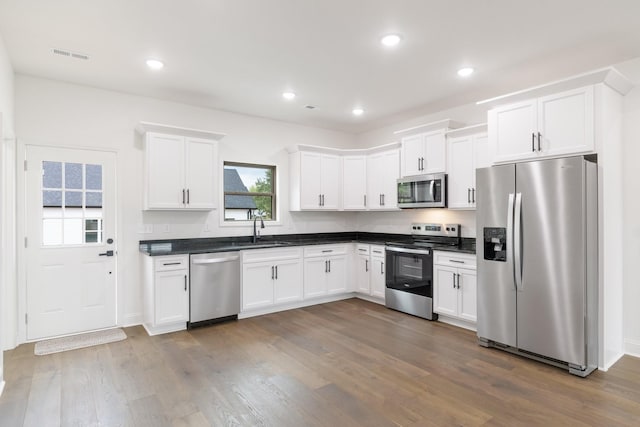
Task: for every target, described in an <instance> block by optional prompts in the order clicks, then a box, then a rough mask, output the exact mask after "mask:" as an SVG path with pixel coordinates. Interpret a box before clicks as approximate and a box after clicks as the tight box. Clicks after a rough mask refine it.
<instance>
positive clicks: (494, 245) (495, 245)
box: [484, 227, 507, 262]
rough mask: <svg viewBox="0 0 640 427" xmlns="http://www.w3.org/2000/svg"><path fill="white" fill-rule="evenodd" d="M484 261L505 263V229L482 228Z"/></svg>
mask: <svg viewBox="0 0 640 427" xmlns="http://www.w3.org/2000/svg"><path fill="white" fill-rule="evenodd" d="M484 259H486V260H488V261H502V262H506V261H507V229H506V228H500V227H485V228H484Z"/></svg>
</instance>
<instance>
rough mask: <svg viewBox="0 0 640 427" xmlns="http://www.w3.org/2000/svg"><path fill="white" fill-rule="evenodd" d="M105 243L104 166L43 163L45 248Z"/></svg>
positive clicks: (43, 238) (43, 240) (43, 235)
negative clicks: (103, 219) (103, 215)
mask: <svg viewBox="0 0 640 427" xmlns="http://www.w3.org/2000/svg"><path fill="white" fill-rule="evenodd" d="M86 243H102V165H90V164H83V163H63V162H48V161H44V162H42V244H43V245H44V246H51V245H81V244H86Z"/></svg>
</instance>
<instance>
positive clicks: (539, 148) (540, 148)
mask: <svg viewBox="0 0 640 427" xmlns="http://www.w3.org/2000/svg"><path fill="white" fill-rule="evenodd" d="M541 139H542V134H541V133H540V132H538V151H542V147H541V146H540V140H541Z"/></svg>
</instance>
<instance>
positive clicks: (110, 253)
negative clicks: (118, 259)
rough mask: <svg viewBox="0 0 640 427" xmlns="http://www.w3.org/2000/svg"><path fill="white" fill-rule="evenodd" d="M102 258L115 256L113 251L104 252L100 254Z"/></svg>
mask: <svg viewBox="0 0 640 427" xmlns="http://www.w3.org/2000/svg"><path fill="white" fill-rule="evenodd" d="M98 255H100V256H113V251H107V252H103V253H101V254H98Z"/></svg>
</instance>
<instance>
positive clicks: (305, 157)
mask: <svg viewBox="0 0 640 427" xmlns="http://www.w3.org/2000/svg"><path fill="white" fill-rule="evenodd" d="M399 175H400V150H399V144H398V143H392V144H388V145H383V146H380V147H374V148H368V149H356V150H342V149H337V148H327V147H316V146H310V145H297V146H295V147H291V148H290V149H289V191H290V193H289V200H290V210H292V211H304V210H357V211H364V210H392V209H398V204H397V196H396V191H397V190H396V180H397V179H398V177H399Z"/></svg>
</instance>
